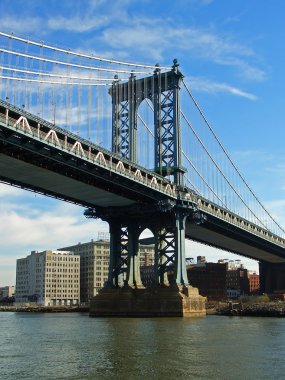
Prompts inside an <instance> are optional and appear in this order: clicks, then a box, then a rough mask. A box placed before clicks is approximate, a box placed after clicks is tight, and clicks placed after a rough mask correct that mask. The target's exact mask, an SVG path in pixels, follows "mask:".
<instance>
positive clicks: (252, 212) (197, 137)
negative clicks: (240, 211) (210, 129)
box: [180, 111, 267, 229]
mask: <svg viewBox="0 0 285 380" xmlns="http://www.w3.org/2000/svg"><path fill="white" fill-rule="evenodd" d="M180 113H181V115H182V117H183V119H184V120H185V121H186V123H187V124H188V126H189V127H190V128H191V130H192V132H193V133H194V135H195V137H196V139H197V140H198V141H199V143H200V144H201V146H202V147H203V149H204V150H205V152H206V153H207V155H208V156H209V158H210V160H211V161H212V163H213V164H214V165H215V167H216V168H217V169H218V171H219V172H220V174H221V175H222V177H223V178H224V179H225V181H226V182H227V184H228V185H229V186H230V188H231V189H232V190H233V191H234V193H235V194H236V195H237V197H238V198H239V199H240V200H241V202H242V203H243V204H244V206H245V207H246V208H247V209H248V210H249V211H250V212H251V214H252V215H253V216H254V217H255V218H256V220H258V221H259V222H260V223H261V224H262V226H264V227H265V229H266V228H267V227H266V225H265V224H264V223H263V222H262V221H261V220H260V219H259V217H258V216H257V215H256V214H255V213H254V211H253V210H251V208H250V207H249V206H248V205H247V204H246V202H245V201H244V200H243V198H242V197H241V195H240V194H239V193H238V192H237V191H236V189H235V188H234V186H233V185H232V184H231V182H230V181H229V179H228V178H227V177H226V176H225V174H224V173H223V171H222V170H221V168H220V167H219V165H218V164H217V163H216V161H215V160H214V158H213V156H212V155H211V153H210V152H209V151H208V149H207V148H206V146H205V145H204V143H203V141H202V140H201V139H200V137H199V136H198V134H197V133H196V131H195V129H194V128H193V127H192V125H191V123H190V122H189V120H188V119H187V117H186V116H185V114H184V113H183V111H180Z"/></svg>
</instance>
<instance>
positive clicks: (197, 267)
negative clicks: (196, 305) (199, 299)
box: [187, 256, 250, 300]
mask: <svg viewBox="0 0 285 380" xmlns="http://www.w3.org/2000/svg"><path fill="white" fill-rule="evenodd" d="M187 274H188V281H189V284H190V285H192V286H194V287H196V288H198V289H199V292H200V294H201V295H203V296H205V297H207V298H208V300H226V299H227V298H233V299H234V298H238V297H239V296H240V295H244V294H250V282H249V281H250V280H249V277H248V272H247V269H245V268H244V267H243V265H242V264H241V262H240V260H235V261H233V260H231V261H228V260H218V263H208V262H207V261H206V258H205V257H204V256H198V257H197V264H190V265H187Z"/></svg>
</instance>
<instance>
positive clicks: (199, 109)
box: [182, 78, 285, 233]
mask: <svg viewBox="0 0 285 380" xmlns="http://www.w3.org/2000/svg"><path fill="white" fill-rule="evenodd" d="M182 83H183V84H184V87H185V89H186V91H187V92H188V95H189V96H190V98H191V99H192V101H193V103H194V104H195V106H196V108H197V109H198V111H199V113H200V115H201V116H202V118H203V120H204V121H205V123H206V125H207V127H208V128H209V130H210V131H211V133H212V134H213V136H214V138H215V139H216V141H217V142H218V144H219V146H220V147H221V149H222V151H223V152H224V154H225V155H226V157H227V158H228V160H229V161H230V163H231V165H232V166H233V168H234V169H235V171H236V172H237V174H238V176H239V177H240V178H241V180H242V182H243V183H244V184H245V185H246V187H247V188H248V190H249V191H250V193H251V194H252V196H253V197H254V199H255V200H256V201H257V202H258V204H259V205H260V206H261V207H262V209H263V210H264V211H265V213H266V214H267V215H268V216H269V218H270V219H271V220H272V221H273V222H274V223H275V224H276V225H277V226H278V227H279V228H280V230H281V231H282V232H284V233H285V229H283V227H281V225H280V224H279V223H278V222H277V221H276V220H275V219H274V218H273V216H272V215H271V214H270V213H269V212H268V211H267V210H266V208H265V207H264V206H263V204H262V203H261V202H260V200H259V199H258V198H257V196H256V195H255V194H254V192H253V191H252V189H251V188H250V186H249V185H248V183H247V182H246V180H245V179H244V177H243V176H242V175H241V173H240V171H239V170H238V168H237V166H236V165H235V164H234V162H233V161H232V159H231V157H230V156H229V154H228V152H227V151H226V149H225V148H224V146H223V145H222V143H221V141H220V140H219V138H218V136H217V135H216V133H215V131H214V130H213V128H212V127H211V125H210V123H209V122H208V120H207V118H206V116H205V115H204V113H203V111H202V110H201V108H200V106H199V104H198V103H197V101H196V99H195V98H194V96H193V94H192V93H191V91H190V90H189V88H188V86H187V84H186V83H185V81H184V79H183V78H182ZM262 225H263V226H264V224H263V223H262ZM265 227H266V226H265ZM266 229H267V227H266Z"/></svg>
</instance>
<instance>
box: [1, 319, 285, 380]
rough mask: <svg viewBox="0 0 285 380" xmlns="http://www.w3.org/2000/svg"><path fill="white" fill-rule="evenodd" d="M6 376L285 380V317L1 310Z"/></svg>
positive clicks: (3, 371)
mask: <svg viewBox="0 0 285 380" xmlns="http://www.w3.org/2000/svg"><path fill="white" fill-rule="evenodd" d="M0 379H1V380H4V379H5V380H6V379H9V380H18V379H29V380H33V379H37V380H38V379H40V380H45V379H47V380H52V379H74V380H75V379H76V380H83V379H95V380H97V379H98V380H101V379H102V380H104V379H108V380H111V379H119V380H123V379H126V380H136V379H145V380H152V379H153V380H160V379H161V380H162V379H170V380H172V379H174V380H177V379H215V380H229V379H242V380H247V379H248V380H252V379H266V380H268V379H278V380H280V379H285V319H278V318H254V317H250V318H247V317H220V316H207V317H205V318H197V319H196V318H195V319H183V318H145V319H141V318H90V317H89V316H88V314H85V313H55V314H38V313H35V314H32V313H10V312H5V313H4V312H3V313H0Z"/></svg>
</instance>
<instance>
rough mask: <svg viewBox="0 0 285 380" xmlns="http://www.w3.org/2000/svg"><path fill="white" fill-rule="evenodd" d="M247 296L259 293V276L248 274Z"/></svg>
mask: <svg viewBox="0 0 285 380" xmlns="http://www.w3.org/2000/svg"><path fill="white" fill-rule="evenodd" d="M248 280H249V294H251V295H254V294H258V293H259V292H260V283H259V274H257V273H248Z"/></svg>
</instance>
